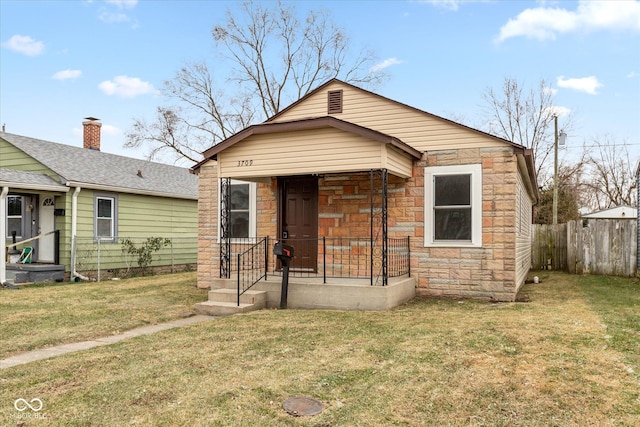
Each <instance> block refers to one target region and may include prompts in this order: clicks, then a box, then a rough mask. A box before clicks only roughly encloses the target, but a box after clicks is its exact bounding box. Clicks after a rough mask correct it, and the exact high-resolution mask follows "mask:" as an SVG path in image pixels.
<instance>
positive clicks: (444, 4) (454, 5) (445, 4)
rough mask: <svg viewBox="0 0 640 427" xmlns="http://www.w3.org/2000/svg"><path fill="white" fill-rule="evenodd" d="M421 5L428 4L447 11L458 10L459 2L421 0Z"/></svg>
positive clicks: (458, 0) (455, 0)
mask: <svg viewBox="0 0 640 427" xmlns="http://www.w3.org/2000/svg"><path fill="white" fill-rule="evenodd" d="M422 2H423V3H430V4H432V5H434V6H436V7H439V8H442V9H447V10H453V11H456V10H458V8H459V6H458V4H459V3H460V0H422Z"/></svg>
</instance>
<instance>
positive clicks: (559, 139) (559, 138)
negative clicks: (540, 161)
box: [553, 115, 567, 225]
mask: <svg viewBox="0 0 640 427" xmlns="http://www.w3.org/2000/svg"><path fill="white" fill-rule="evenodd" d="M553 124H554V131H553V137H554V143H553V225H556V224H557V223H558V145H564V142H565V139H566V138H567V134H566V133H564V131H561V132H560V134H559V135H558V116H557V115H554V116H553Z"/></svg>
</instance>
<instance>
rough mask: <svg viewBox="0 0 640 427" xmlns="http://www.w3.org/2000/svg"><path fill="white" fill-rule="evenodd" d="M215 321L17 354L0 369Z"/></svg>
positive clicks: (187, 321) (175, 323) (183, 322)
mask: <svg viewBox="0 0 640 427" xmlns="http://www.w3.org/2000/svg"><path fill="white" fill-rule="evenodd" d="M212 319H215V317H213V316H191V317H186V318H184V319H178V320H172V321H170V322H166V323H160V324H157V325H149V326H143V327H141V328H137V329H132V330H130V331H127V332H123V333H122V334H118V335H111V336H109V337H105V338H98V339H95V340H90V341H82V342H77V343H71V344H62V345H58V346H55V347H49V348H43V349H40V350H34V351H28V352H26V353H21V354H17V355H15V356H11V357H7V358H6V359H2V360H0V369H5V368H10V367H12V366H18V365H24V364H26V363H30V362H35V361H36V360H42V359H48V358H50V357H55V356H60V355H62V354H68V353H73V352H76V351H81V350H88V349H90V348H93V347H99V346H103V345H109V344H114V343H117V342H119V341H123V340H126V339H129V338H133V337H139V336H142V335H150V334H153V333H156V332H160V331H165V330H167V329H174V328H179V327H181V326H187V325H193V324H195V323H201V322H206V321H207V320H212Z"/></svg>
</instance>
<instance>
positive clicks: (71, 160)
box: [0, 132, 198, 199]
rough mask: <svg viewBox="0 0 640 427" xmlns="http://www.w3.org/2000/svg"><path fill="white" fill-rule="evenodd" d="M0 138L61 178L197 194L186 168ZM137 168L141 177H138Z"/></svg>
mask: <svg viewBox="0 0 640 427" xmlns="http://www.w3.org/2000/svg"><path fill="white" fill-rule="evenodd" d="M0 138H2V139H4V140H5V141H7V142H8V143H10V144H12V145H13V146H15V147H16V148H18V149H20V150H22V151H23V152H25V153H26V154H27V155H29V156H31V157H32V158H34V159H35V160H37V161H38V162H40V163H42V164H43V165H45V166H46V167H48V168H49V169H51V170H52V171H54V172H55V173H57V174H58V175H59V176H60V177H61V178H62V179H63V180H64V181H66V182H69V181H71V182H74V183H79V185H80V186H82V185H83V184H84V185H85V186H89V187H91V186H104V187H116V188H119V189H121V191H127V190H128V191H130V192H132V193H137V192H143V193H148V192H149V193H157V194H158V195H164V196H167V197H180V198H193V199H197V197H198V177H197V176H196V175H193V174H191V173H189V169H186V168H181V167H177V166H171V165H166V164H162V163H155V162H149V161H146V160H140V159H134V158H130V157H124V156H119V155H116V154H110V153H103V152H101V151H97V150H90V149H86V148H82V147H74V146H71V145H64V144H58V143H55V142H51V141H44V140H40V139H35V138H29V137H25V136H20V135H14V134H10V133H5V132H0ZM138 171H141V175H142V176H141V177H140V176H138Z"/></svg>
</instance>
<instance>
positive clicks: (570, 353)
mask: <svg viewBox="0 0 640 427" xmlns="http://www.w3.org/2000/svg"><path fill="white" fill-rule="evenodd" d="M539 276H541V278H542V283H540V284H536V285H528V286H526V287H525V288H524V289H523V291H522V292H523V293H526V294H527V295H528V296H529V299H530V302H527V303H513V304H491V303H486V302H481V301H469V300H465V301H456V300H439V299H424V298H418V299H415V300H413V301H411V302H410V303H409V304H406V305H404V306H402V307H399V308H397V309H395V310H391V311H387V312H342V311H329V310H324V311H320V310H319V311H305V310H291V309H290V310H263V311H259V312H254V313H249V314H245V315H236V316H230V317H222V318H216V319H214V320H212V321H211V322H206V323H203V324H198V325H193V326H189V327H185V328H180V329H173V330H168V331H163V332H160V333H157V334H155V335H149V336H143V337H138V338H135V339H131V340H128V341H123V342H120V343H117V344H114V345H111V346H105V347H98V348H94V349H92V350H88V351H84V352H79V353H75V354H70V355H65V356H60V357H57V358H54V359H48V360H43V361H40V362H34V363H31V364H27V365H22V366H16V367H13V368H8V369H4V370H2V371H0V425H3V426H4V425H37V426H49V425H56V426H57V425H65V426H120V425H142V426H156V425H159V426H236V425H237V426H258V425H259V426H282V425H285V426H286V425H289V426H300V425H302V426H358V425H361V426H383V425H384V426H387V425H405V426H414V425H416V426H418V425H427V426H430V425H437V426H446V425H464V426H467V425H472V426H481V425H488V426H513V425H522V426H553V425H556V426H567V425H568V426H588V425H597V426H600V425H638V421H639V420H640V375H639V373H640V356H639V354H640V283H639V282H638V281H637V280H631V279H617V278H606V277H579V276H569V275H565V274H549V273H544V272H543V273H542V274H539ZM170 277H174V278H176V280H174V282H175V283H174V285H175V286H172V285H170V284H167V287H166V288H164V287H162V289H163V291H162V292H164V293H165V294H166V295H167V298H169V299H172V298H177V297H175V296H174V294H175V293H176V292H178V293H179V292H184V293H185V294H191V293H193V292H195V293H196V295H192V296H190V297H187V296H186V295H185V297H184V300H183V301H182V303H180V302H177V301H173V302H170V303H165V304H167V307H168V308H167V311H168V312H171V313H173V314H169V315H168V317H171V315H173V316H175V315H176V314H177V312H179V311H185V310H188V309H189V308H190V304H191V303H190V302H188V303H187V300H188V299H189V298H191V299H193V298H195V297H196V296H198V294H200V295H202V297H201V298H200V299H204V294H203V293H202V291H198V290H194V289H193V288H192V286H186V284H187V283H193V281H194V276H193V275H192V276H189V275H179V276H156V277H154V278H149V279H140V281H139V282H138V283H139V286H140V288H141V289H142V290H141V291H140V292H141V293H143V294H144V293H145V291H144V288H146V287H148V286H152V284H153V281H154V280H160V281H162V280H165V279H166V278H170ZM136 282H137V281H136V280H132V281H122V282H120V283H109V284H108V285H105V286H112V287H113V289H112V292H119V290H118V287H119V286H124V287H127V288H129V289H128V291H126V292H124V293H123V295H130V300H131V302H130V305H129V306H128V307H127V308H123V307H120V306H118V303H117V301H116V300H112V301H111V302H108V303H106V301H104V300H103V303H102V304H98V305H97V306H98V307H100V309H101V310H105V311H108V310H109V309H110V308H109V306H110V304H111V303H113V304H114V305H115V307H114V311H113V312H112V314H111V315H105V316H104V317H102V316H98V317H100V318H94V315H93V313H92V310H88V311H85V312H84V314H82V315H80V316H79V317H80V318H79V319H77V320H76V321H75V322H74V323H73V324H62V325H61V324H59V323H64V322H63V320H64V319H65V318H66V317H67V316H72V315H73V316H76V315H77V313H78V312H77V311H76V306H79V307H80V309H82V310H84V308H82V307H84V305H85V304H86V301H87V300H90V299H91V295H92V293H91V292H90V293H89V294H88V295H83V292H80V290H81V289H82V288H80V287H79V286H86V285H64V286H52V287H50V288H40V289H36V288H34V289H23V290H20V291H6V290H2V291H0V304H1V306H0V309H1V310H2V324H3V326H4V327H6V323H8V322H7V321H5V310H7V309H8V310H9V313H10V316H11V318H12V319H14V320H13V321H17V322H18V323H20V324H22V328H14V332H12V334H9V333H7V332H6V331H2V335H1V339H0V345H1V348H2V349H3V351H5V350H4V349H5V347H6V346H11V348H12V350H11V351H8V352H6V353H9V354H10V353H14V352H16V351H19V350H20V348H21V346H20V345H14V344H12V343H11V341H13V340H14V338H15V335H13V334H18V335H20V334H25V330H26V331H29V333H31V332H32V329H41V330H46V331H44V332H43V331H40V332H37V334H41V333H42V334H44V335H47V334H48V333H51V334H52V335H60V334H61V330H62V331H64V334H62V335H66V334H74V336H75V337H84V338H87V337H88V336H89V335H91V334H92V333H93V334H95V333H96V332H95V330H96V329H98V328H101V326H100V325H101V323H102V321H104V322H106V323H109V324H111V325H112V326H109V327H107V328H104V329H101V331H100V332H105V331H106V332H107V333H112V332H114V331H115V330H124V329H125V328H127V327H134V326H137V324H131V325H129V326H127V325H125V322H124V320H125V319H119V318H120V317H126V316H124V313H128V312H129V311H131V312H135V313H140V314H138V315H136V316H134V317H135V318H138V317H139V316H140V317H142V313H144V312H145V311H146V307H139V306H137V305H136V304H137V303H138V304H140V303H142V301H145V299H144V298H141V299H139V298H138V297H137V296H136V295H137V293H136V291H135V289H136V285H135V283H136ZM168 282H169V283H171V282H172V281H171V280H168ZM181 282H183V283H182V284H180V283H181ZM72 286H77V288H76V292H73V291H69V293H68V294H67V298H63V299H59V300H58V304H57V305H55V304H54V305H52V306H50V307H49V308H48V310H42V311H36V310H35V309H34V308H33V307H32V306H29V307H30V308H28V310H31V311H32V312H33V313H32V316H33V318H32V319H31V322H33V323H29V322H27V321H25V320H22V319H21V318H20V316H19V315H18V314H17V313H16V310H14V309H13V307H14V305H22V304H24V300H30V299H31V296H30V293H31V292H40V291H41V290H47V289H50V290H51V291H58V290H59V288H63V287H65V288H71V287H72ZM90 286H93V285H90ZM148 292H150V293H153V292H151V291H148ZM24 295H27V296H24ZM40 295H42V297H43V298H44V295H45V293H43V294H40ZM156 297H157V298H158V299H156ZM147 298H150V299H151V300H152V301H157V302H156V304H158V305H161V304H162V302H160V301H158V300H162V297H161V296H160V295H156V296H155V297H151V296H150V295H149V296H147ZM120 299H122V298H120ZM196 299H197V298H196ZM46 300H47V299H45V301H46ZM136 302H137V303H136ZM123 303H124V302H123ZM144 304H148V302H145V303H144ZM181 304H182V305H181ZM50 312H60V313H61V314H58V315H56V314H51V313H50ZM48 313H49V314H48ZM65 313H66V314H65ZM72 313H73V314H72ZM46 316H53V318H56V319H60V320H57V321H53V320H40V318H41V317H46ZM158 316H159V315H155V316H153V317H152V318H153V319H154V320H149V319H145V320H144V321H159V317H158ZM85 317H86V318H87V321H86V322H85V321H83V320H82V319H83V318H85ZM9 323H10V322H9ZM121 323H122V324H121ZM134 323H135V322H134ZM30 325H35V326H33V327H31V326H30ZM113 325H117V326H113ZM11 327H12V328H13V326H11ZM25 328H26V329H25ZM47 331H48V332H47ZM34 333H35V332H34ZM47 344H50V342H48V343H47ZM25 345H34V344H33V343H30V344H22V346H23V347H24V346H25ZM36 345H38V344H36ZM45 345H46V344H45ZM22 349H26V347H24V348H22ZM290 396H309V397H313V398H315V399H318V400H320V401H321V402H322V403H323V405H324V410H323V412H322V413H321V414H320V415H317V416H314V417H299V418H295V417H291V416H290V415H288V414H286V413H285V412H284V411H283V409H282V402H284V400H286V399H287V398H288V397H290ZM19 398H23V399H26V400H31V399H34V398H39V399H40V400H41V401H42V403H43V405H42V406H43V407H42V410H41V411H39V412H37V413H33V412H31V411H30V410H29V409H27V410H26V411H25V412H19V411H17V410H16V409H15V408H14V402H15V401H16V399H19Z"/></svg>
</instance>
